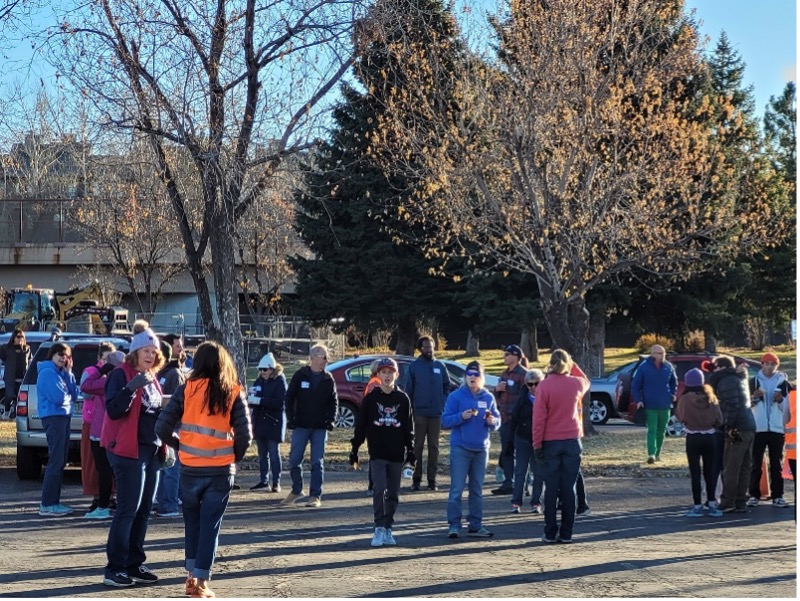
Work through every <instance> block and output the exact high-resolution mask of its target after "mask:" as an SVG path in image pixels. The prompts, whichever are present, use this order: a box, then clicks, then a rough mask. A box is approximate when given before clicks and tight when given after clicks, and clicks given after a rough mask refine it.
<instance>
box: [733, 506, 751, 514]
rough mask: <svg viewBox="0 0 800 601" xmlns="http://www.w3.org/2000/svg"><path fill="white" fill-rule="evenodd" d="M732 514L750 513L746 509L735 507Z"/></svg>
mask: <svg viewBox="0 0 800 601" xmlns="http://www.w3.org/2000/svg"><path fill="white" fill-rule="evenodd" d="M733 513H750V510H749V509H748V508H747V507H735V508H734V510H733Z"/></svg>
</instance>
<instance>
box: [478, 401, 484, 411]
mask: <svg viewBox="0 0 800 601" xmlns="http://www.w3.org/2000/svg"><path fill="white" fill-rule="evenodd" d="M478 409H486V401H478Z"/></svg>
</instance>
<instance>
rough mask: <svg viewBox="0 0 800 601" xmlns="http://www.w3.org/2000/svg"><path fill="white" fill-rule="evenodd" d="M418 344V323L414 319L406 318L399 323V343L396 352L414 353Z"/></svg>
mask: <svg viewBox="0 0 800 601" xmlns="http://www.w3.org/2000/svg"><path fill="white" fill-rule="evenodd" d="M416 344H417V324H416V320H414V319H404V320H402V321H400V323H398V324H397V345H396V346H395V349H394V352H395V353H397V354H398V355H413V354H414V348H415V346H416Z"/></svg>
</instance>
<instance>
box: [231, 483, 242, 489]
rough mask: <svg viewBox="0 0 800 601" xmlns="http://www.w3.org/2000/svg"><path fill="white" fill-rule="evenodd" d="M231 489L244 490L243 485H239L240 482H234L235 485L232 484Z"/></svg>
mask: <svg viewBox="0 0 800 601" xmlns="http://www.w3.org/2000/svg"><path fill="white" fill-rule="evenodd" d="M231 490H242V487H241V486H239V485H238V484H234V485H233V486H231Z"/></svg>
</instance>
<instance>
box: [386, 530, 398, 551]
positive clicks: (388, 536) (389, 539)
mask: <svg viewBox="0 0 800 601" xmlns="http://www.w3.org/2000/svg"><path fill="white" fill-rule="evenodd" d="M383 544H384V545H389V546H390V547H393V546H395V545H396V544H397V541H396V540H395V539H394V536H392V529H391V528H387V529H386V531H385V532H384V533H383Z"/></svg>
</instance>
